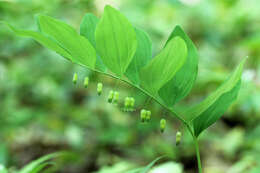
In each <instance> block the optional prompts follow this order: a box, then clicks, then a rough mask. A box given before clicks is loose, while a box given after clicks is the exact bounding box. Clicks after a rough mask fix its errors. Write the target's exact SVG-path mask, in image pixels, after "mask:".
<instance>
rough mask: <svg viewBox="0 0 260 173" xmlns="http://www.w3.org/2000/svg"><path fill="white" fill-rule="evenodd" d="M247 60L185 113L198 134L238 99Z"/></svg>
mask: <svg viewBox="0 0 260 173" xmlns="http://www.w3.org/2000/svg"><path fill="white" fill-rule="evenodd" d="M245 61H246V59H244V60H243V61H242V62H241V63H240V64H239V65H238V67H237V68H236V70H235V71H234V72H233V73H232V74H231V75H230V76H229V77H228V78H227V80H226V81H224V83H223V84H222V85H221V86H220V87H219V88H218V89H217V90H216V91H214V92H213V93H212V94H210V95H209V96H208V97H207V98H206V99H205V100H203V101H202V102H200V103H199V104H198V105H195V106H194V107H192V108H191V109H189V110H188V111H186V112H185V113H184V115H186V116H187V117H188V120H189V121H190V122H192V123H193V127H194V133H195V135H196V136H199V134H200V133H201V132H202V131H203V130H205V129H206V128H208V127H209V126H210V125H212V124H213V123H214V122H216V121H217V120H218V119H219V118H220V117H221V116H222V115H223V113H224V112H225V111H226V110H227V108H228V107H229V106H230V105H231V103H232V102H233V101H234V100H235V99H236V97H237V95H238V92H239V88H240V83H241V75H242V71H243V66H244V64H245Z"/></svg>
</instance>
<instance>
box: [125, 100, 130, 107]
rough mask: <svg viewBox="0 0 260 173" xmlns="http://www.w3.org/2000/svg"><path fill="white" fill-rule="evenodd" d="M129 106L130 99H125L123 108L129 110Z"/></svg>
mask: <svg viewBox="0 0 260 173" xmlns="http://www.w3.org/2000/svg"><path fill="white" fill-rule="evenodd" d="M129 106H130V98H129V97H126V98H125V108H129Z"/></svg>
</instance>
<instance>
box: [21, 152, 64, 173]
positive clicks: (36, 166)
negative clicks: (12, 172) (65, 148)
mask: <svg viewBox="0 0 260 173" xmlns="http://www.w3.org/2000/svg"><path fill="white" fill-rule="evenodd" d="M59 156H61V153H52V154H48V155H46V156H43V157H41V158H39V159H37V160H35V161H32V162H31V163H29V164H27V165H26V166H25V167H23V168H22V169H21V170H20V171H19V172H18V173H36V172H37V170H38V171H40V170H42V169H43V168H44V166H47V165H49V164H50V162H47V161H48V160H50V159H54V158H57V157H59Z"/></svg>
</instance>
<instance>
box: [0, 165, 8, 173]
mask: <svg viewBox="0 0 260 173" xmlns="http://www.w3.org/2000/svg"><path fill="white" fill-rule="evenodd" d="M0 173H8V171H7V169H6V168H5V167H4V166H3V165H1V164H0Z"/></svg>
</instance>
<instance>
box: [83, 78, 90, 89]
mask: <svg viewBox="0 0 260 173" xmlns="http://www.w3.org/2000/svg"><path fill="white" fill-rule="evenodd" d="M88 82H89V78H88V77H85V79H84V87H85V88H87V87H88Z"/></svg>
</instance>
